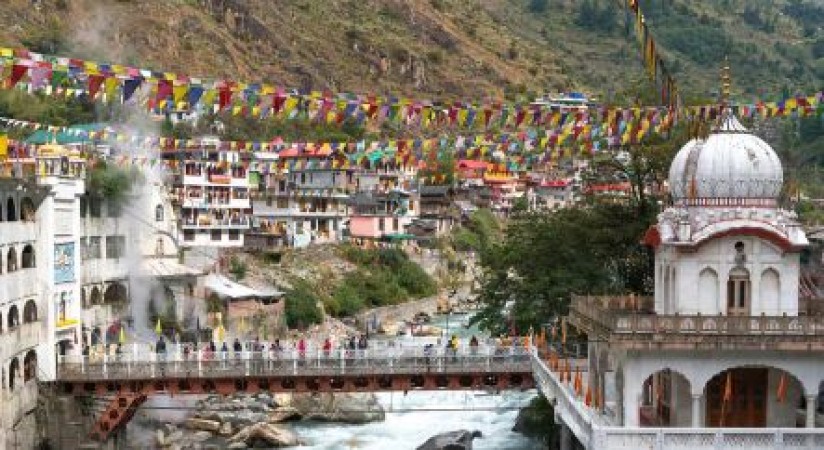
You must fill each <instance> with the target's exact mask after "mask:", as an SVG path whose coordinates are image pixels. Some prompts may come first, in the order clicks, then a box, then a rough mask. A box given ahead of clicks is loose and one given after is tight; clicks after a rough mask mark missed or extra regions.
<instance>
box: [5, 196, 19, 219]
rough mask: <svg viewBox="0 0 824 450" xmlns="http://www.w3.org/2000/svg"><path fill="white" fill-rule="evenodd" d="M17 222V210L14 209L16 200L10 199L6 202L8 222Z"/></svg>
mask: <svg viewBox="0 0 824 450" xmlns="http://www.w3.org/2000/svg"><path fill="white" fill-rule="evenodd" d="M16 220H17V208H15V207H14V199H13V198H11V197H9V199H8V200H7V201H6V221H8V222H15V221H16Z"/></svg>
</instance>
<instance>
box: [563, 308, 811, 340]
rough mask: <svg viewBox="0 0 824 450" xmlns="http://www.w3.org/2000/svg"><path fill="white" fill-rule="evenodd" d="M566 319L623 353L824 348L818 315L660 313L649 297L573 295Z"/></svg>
mask: <svg viewBox="0 0 824 450" xmlns="http://www.w3.org/2000/svg"><path fill="white" fill-rule="evenodd" d="M568 321H569V323H570V324H572V325H573V326H575V327H576V328H578V329H580V330H582V331H584V332H585V333H586V334H587V335H589V336H590V339H599V340H607V341H609V342H610V343H611V344H612V345H614V346H619V347H622V348H625V349H636V350H640V349H647V348H655V349H671V350H692V349H695V350H712V349H726V350H731V349H742V350H746V349H749V350H765V349H770V350H785V351H821V350H824V316H822V315H802V316H788V315H782V316H767V315H760V316H730V315H701V314H694V315H693V314H673V315H661V314H656V313H655V312H654V310H653V299H652V298H650V297H636V296H609V297H605V296H575V297H573V299H572V302H571V304H570V307H569V317H568Z"/></svg>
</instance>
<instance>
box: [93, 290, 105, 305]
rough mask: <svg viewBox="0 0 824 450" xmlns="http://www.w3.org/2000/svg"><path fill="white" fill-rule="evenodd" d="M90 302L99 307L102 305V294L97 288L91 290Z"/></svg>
mask: <svg viewBox="0 0 824 450" xmlns="http://www.w3.org/2000/svg"><path fill="white" fill-rule="evenodd" d="M91 302H92V305H99V304H101V303H103V294H101V293H100V288H99V287H97V286H95V287H93V288H92V294H91Z"/></svg>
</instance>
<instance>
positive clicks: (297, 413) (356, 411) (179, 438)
mask: <svg viewBox="0 0 824 450" xmlns="http://www.w3.org/2000/svg"><path fill="white" fill-rule="evenodd" d="M193 409H194V413H192V414H191V415H189V416H188V417H186V418H185V419H184V420H183V421H182V422H179V423H158V422H153V423H152V425H153V428H154V445H155V446H156V447H157V448H162V449H169V450H172V449H174V450H185V449H192V450H196V449H203V450H206V449H215V450H217V449H225V448H230V449H244V448H273V447H275V448H276V447H293V446H297V445H304V444H310V443H309V442H307V440H305V439H303V438H301V437H300V436H299V435H298V433H296V432H295V431H294V430H293V429H292V427H291V426H290V423H292V422H296V421H315V422H335V423H342V424H364V423H369V422H376V421H383V420H384V419H385V412H384V409H383V407H382V406H381V405H380V403H379V402H378V400H377V398H376V397H375V395H374V394H362V393H335V394H332V393H323V394H275V395H273V394H269V393H257V394H251V395H234V396H228V397H222V396H217V395H210V396H208V397H206V398H204V399H202V400H200V401H198V402H197V403H196V405H195V407H194V408H193ZM147 420H148V421H151V419H144V422H145V421H147ZM144 425H146V424H145V423H144Z"/></svg>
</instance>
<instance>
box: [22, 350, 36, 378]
mask: <svg viewBox="0 0 824 450" xmlns="http://www.w3.org/2000/svg"><path fill="white" fill-rule="evenodd" d="M36 376H37V353H35V352H34V350H29V351H28V353H26V356H25V358H23V381H24V382H25V381H29V380H32V379H34V378H35V377H36Z"/></svg>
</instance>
